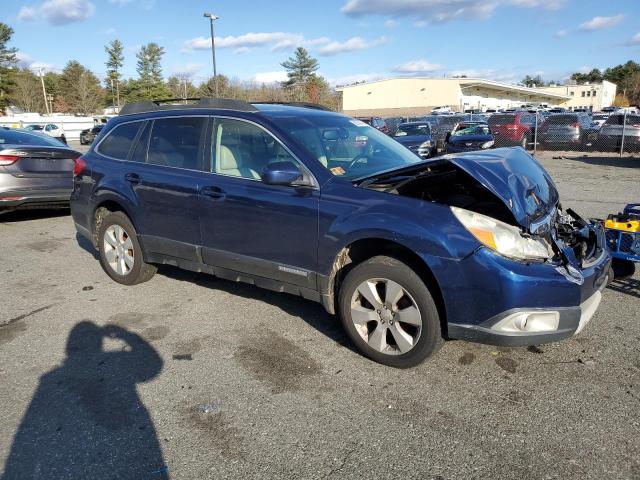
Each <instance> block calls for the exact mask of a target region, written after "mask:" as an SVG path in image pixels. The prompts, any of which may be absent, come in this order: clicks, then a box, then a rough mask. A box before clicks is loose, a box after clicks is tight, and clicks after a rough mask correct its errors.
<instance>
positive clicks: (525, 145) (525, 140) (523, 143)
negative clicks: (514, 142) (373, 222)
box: [520, 135, 529, 150]
mask: <svg viewBox="0 0 640 480" xmlns="http://www.w3.org/2000/svg"><path fill="white" fill-rule="evenodd" d="M520 146H521V147H522V148H524V149H525V150H528V149H529V137H527V136H526V135H523V136H522V140H520Z"/></svg>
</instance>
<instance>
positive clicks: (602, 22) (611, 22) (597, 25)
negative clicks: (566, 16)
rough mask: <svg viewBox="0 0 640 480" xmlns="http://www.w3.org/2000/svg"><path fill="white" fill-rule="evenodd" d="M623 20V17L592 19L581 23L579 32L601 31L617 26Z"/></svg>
mask: <svg viewBox="0 0 640 480" xmlns="http://www.w3.org/2000/svg"><path fill="white" fill-rule="evenodd" d="M623 19H624V15H622V14H620V15H614V16H612V17H593V18H592V19H591V20H589V21H588V22H584V23H581V24H580V26H579V27H578V29H579V30H582V31H585V32H590V31H593V30H602V29H605V28H611V27H615V26H616V25H618V24H619V23H620V22H621V21H622V20H623Z"/></svg>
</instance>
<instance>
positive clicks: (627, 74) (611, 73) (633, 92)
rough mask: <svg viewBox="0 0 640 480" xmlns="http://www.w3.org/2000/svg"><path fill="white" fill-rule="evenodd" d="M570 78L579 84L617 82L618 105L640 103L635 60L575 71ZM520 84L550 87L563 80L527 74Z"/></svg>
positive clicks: (639, 73) (639, 70)
mask: <svg viewBox="0 0 640 480" xmlns="http://www.w3.org/2000/svg"><path fill="white" fill-rule="evenodd" d="M569 79H570V80H571V81H573V82H575V83H577V84H579V85H584V84H585V83H601V82H602V81H603V80H606V81H608V82H611V83H615V84H616V85H617V86H618V95H617V96H616V101H615V104H616V105H620V106H629V105H640V64H638V63H636V62H634V61H633V60H629V61H628V62H627V63H624V64H620V65H616V66H615V67H610V68H606V69H604V70H600V69H598V68H594V69H592V70H591V71H590V72H586V73H583V72H575V73H573V74H571V76H570V77H569ZM520 84H521V85H524V86H525V87H548V86H551V85H561V84H562V82H555V81H551V82H545V81H544V80H543V79H542V77H541V76H540V75H535V76H531V75H526V76H525V77H524V78H523V79H522V80H521V81H520Z"/></svg>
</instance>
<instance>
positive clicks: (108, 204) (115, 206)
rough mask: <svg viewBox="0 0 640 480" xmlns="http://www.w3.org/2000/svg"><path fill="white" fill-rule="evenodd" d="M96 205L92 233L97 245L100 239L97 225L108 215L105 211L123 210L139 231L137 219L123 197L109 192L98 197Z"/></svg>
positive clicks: (92, 218) (94, 242)
mask: <svg viewBox="0 0 640 480" xmlns="http://www.w3.org/2000/svg"><path fill="white" fill-rule="evenodd" d="M96 200H97V201H96V207H95V208H94V209H93V212H92V215H91V235H92V237H93V244H94V246H96V245H97V244H98V240H97V238H96V236H97V234H98V231H97V230H98V229H97V226H98V224H99V220H100V219H101V218H102V217H104V215H106V213H105V212H122V213H124V214H125V215H126V216H127V217H128V218H129V221H131V223H132V224H133V227H134V228H135V229H136V232H137V231H138V227H137V225H136V221H135V219H134V217H133V216H132V215H131V213H130V211H129V209H128V208H127V206H126V201H124V200H123V199H122V198H119V197H118V196H116V195H111V194H108V193H105V194H102V195H101V196H100V197H99V198H97V199H96Z"/></svg>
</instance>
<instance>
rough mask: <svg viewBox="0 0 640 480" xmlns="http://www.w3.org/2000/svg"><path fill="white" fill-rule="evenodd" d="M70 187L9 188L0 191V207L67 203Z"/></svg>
mask: <svg viewBox="0 0 640 480" xmlns="http://www.w3.org/2000/svg"><path fill="white" fill-rule="evenodd" d="M70 196H71V189H51V190H9V191H2V192H0V209H5V208H11V209H15V208H27V207H28V208H36V207H40V206H42V207H43V208H46V207H50V206H53V205H69V197H70Z"/></svg>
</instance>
